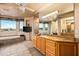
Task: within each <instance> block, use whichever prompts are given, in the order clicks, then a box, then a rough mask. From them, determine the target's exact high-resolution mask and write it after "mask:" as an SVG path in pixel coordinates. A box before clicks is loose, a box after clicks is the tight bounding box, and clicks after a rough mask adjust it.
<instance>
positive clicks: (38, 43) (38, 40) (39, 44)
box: [36, 37, 41, 50]
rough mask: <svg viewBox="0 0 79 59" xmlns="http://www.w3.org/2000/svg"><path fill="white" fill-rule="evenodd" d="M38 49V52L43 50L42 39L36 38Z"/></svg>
mask: <svg viewBox="0 0 79 59" xmlns="http://www.w3.org/2000/svg"><path fill="white" fill-rule="evenodd" d="M36 48H37V49H38V50H41V39H40V37H37V38H36Z"/></svg>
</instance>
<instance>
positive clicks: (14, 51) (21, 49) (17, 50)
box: [0, 41, 43, 56]
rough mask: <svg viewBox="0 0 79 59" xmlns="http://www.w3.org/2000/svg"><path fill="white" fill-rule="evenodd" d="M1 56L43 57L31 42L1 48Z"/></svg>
mask: <svg viewBox="0 0 79 59" xmlns="http://www.w3.org/2000/svg"><path fill="white" fill-rule="evenodd" d="M0 56H43V55H42V54H41V53H40V52H39V51H37V50H36V49H35V48H34V47H33V43H32V42H31V41H23V42H19V43H15V44H12V45H8V46H4V47H0Z"/></svg>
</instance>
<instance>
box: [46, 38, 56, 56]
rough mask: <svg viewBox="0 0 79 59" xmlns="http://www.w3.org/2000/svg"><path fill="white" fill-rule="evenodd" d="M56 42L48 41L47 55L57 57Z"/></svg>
mask: <svg viewBox="0 0 79 59" xmlns="http://www.w3.org/2000/svg"><path fill="white" fill-rule="evenodd" d="M55 49H56V47H55V42H54V41H51V40H48V39H47V40H46V55H50V56H51V55H55V51H56V50H55Z"/></svg>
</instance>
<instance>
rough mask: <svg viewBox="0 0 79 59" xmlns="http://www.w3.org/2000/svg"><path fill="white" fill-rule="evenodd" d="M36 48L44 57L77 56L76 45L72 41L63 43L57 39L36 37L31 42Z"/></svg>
mask: <svg viewBox="0 0 79 59" xmlns="http://www.w3.org/2000/svg"><path fill="white" fill-rule="evenodd" d="M33 42H34V43H35V46H36V48H37V49H38V50H39V51H40V52H41V53H42V54H44V55H46V56H77V55H78V50H77V49H78V46H77V45H78V43H77V42H74V41H67V40H66V41H64V40H60V41H59V38H55V37H54V38H50V37H40V36H37V37H36V38H35V40H34V41H33Z"/></svg>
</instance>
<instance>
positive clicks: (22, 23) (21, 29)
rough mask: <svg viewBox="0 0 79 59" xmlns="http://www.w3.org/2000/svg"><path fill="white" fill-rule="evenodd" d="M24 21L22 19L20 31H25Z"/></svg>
mask: <svg viewBox="0 0 79 59" xmlns="http://www.w3.org/2000/svg"><path fill="white" fill-rule="evenodd" d="M23 26H24V22H23V21H20V31H23Z"/></svg>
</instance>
